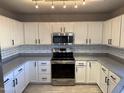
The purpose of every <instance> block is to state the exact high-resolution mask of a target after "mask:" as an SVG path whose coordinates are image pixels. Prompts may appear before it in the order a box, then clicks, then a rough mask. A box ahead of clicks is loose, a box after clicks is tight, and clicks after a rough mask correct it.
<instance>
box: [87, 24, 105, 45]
mask: <svg viewBox="0 0 124 93" xmlns="http://www.w3.org/2000/svg"><path fill="white" fill-rule="evenodd" d="M102 31H103V22H88V39H89V40H88V41H89V44H102Z"/></svg>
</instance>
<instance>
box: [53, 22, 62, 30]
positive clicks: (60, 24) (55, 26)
mask: <svg viewBox="0 0 124 93" xmlns="http://www.w3.org/2000/svg"><path fill="white" fill-rule="evenodd" d="M62 31H63V23H62V22H61V23H59V22H55V23H52V32H62Z"/></svg>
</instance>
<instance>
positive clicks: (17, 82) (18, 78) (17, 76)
mask: <svg viewBox="0 0 124 93" xmlns="http://www.w3.org/2000/svg"><path fill="white" fill-rule="evenodd" d="M14 87H15V93H22V92H23V90H24V88H25V73H24V66H21V67H19V68H17V69H16V70H15V71H14Z"/></svg>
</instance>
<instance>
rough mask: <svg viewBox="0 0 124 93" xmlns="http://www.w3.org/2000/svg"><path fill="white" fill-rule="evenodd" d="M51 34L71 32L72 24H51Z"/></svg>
mask: <svg viewBox="0 0 124 93" xmlns="http://www.w3.org/2000/svg"><path fill="white" fill-rule="evenodd" d="M52 32H73V23H72V22H55V23H52Z"/></svg>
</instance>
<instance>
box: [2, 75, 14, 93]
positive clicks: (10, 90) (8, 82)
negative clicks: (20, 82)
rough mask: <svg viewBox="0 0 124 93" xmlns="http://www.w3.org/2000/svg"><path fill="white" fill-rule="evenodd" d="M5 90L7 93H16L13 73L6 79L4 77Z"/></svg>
mask: <svg viewBox="0 0 124 93" xmlns="http://www.w3.org/2000/svg"><path fill="white" fill-rule="evenodd" d="M4 88H5V93H14V86H13V73H10V74H9V75H7V76H6V77H4Z"/></svg>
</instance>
